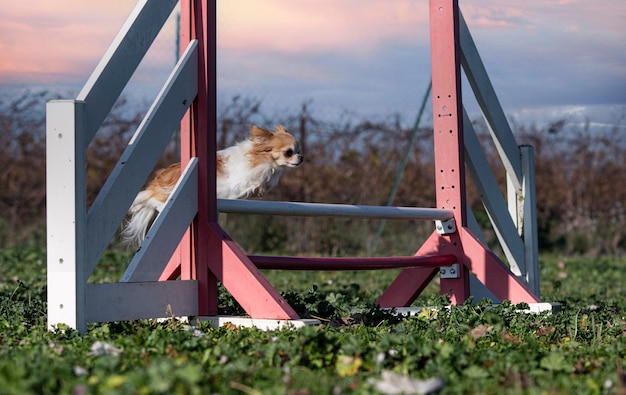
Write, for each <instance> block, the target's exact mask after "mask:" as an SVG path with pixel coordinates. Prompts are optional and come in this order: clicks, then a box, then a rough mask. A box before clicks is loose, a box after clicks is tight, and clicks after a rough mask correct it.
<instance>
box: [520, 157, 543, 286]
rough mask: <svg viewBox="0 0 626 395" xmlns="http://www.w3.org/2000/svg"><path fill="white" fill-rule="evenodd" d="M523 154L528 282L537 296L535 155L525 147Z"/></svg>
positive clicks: (524, 227)
mask: <svg viewBox="0 0 626 395" xmlns="http://www.w3.org/2000/svg"><path fill="white" fill-rule="evenodd" d="M520 152H521V154H522V176H523V183H522V184H523V190H524V202H523V217H522V226H523V230H524V256H525V263H526V273H524V274H525V277H526V282H527V284H528V286H529V288H530V289H531V290H532V291H533V292H534V293H535V295H537V297H539V296H540V293H539V239H538V235H537V197H536V192H535V154H534V150H533V147H531V146H529V145H523V146H521V147H520Z"/></svg>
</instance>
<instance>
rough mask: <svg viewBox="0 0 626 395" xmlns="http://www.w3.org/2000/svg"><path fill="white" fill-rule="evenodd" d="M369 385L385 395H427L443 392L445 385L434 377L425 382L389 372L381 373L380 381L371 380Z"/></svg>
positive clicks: (438, 378)
mask: <svg viewBox="0 0 626 395" xmlns="http://www.w3.org/2000/svg"><path fill="white" fill-rule="evenodd" d="M367 382H368V384H370V385H372V386H373V387H375V388H376V390H377V391H378V392H380V393H382V394H385V395H396V394H405V395H425V394H433V393H435V392H439V391H441V390H442V389H443V388H444V387H445V383H444V382H443V380H442V379H441V378H440V377H432V378H429V379H425V380H420V379H411V378H410V377H407V376H403V375H399V374H397V373H394V372H391V371H389V370H384V371H383V372H382V373H381V377H380V379H374V378H370V379H368V380H367Z"/></svg>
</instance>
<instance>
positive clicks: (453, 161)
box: [378, 0, 539, 307]
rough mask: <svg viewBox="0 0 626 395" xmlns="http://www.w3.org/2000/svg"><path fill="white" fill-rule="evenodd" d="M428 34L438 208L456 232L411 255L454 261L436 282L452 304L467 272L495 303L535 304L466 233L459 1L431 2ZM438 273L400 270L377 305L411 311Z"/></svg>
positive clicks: (464, 291) (462, 296)
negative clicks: (453, 274)
mask: <svg viewBox="0 0 626 395" xmlns="http://www.w3.org/2000/svg"><path fill="white" fill-rule="evenodd" d="M430 32H431V34H430V42H431V62H432V82H433V91H432V92H433V93H432V96H433V133H434V146H435V172H436V174H435V179H436V188H437V207H438V208H444V209H449V210H452V211H453V212H454V219H455V221H456V227H457V232H455V233H453V234H451V235H440V234H438V233H436V232H434V233H433V234H432V235H431V236H430V238H429V239H428V240H427V241H426V242H425V243H424V245H423V246H422V247H421V248H420V249H419V250H418V252H417V253H416V255H423V254H452V255H455V256H456V257H457V262H458V263H459V264H460V265H459V276H458V278H455V279H451V278H441V281H440V284H441V288H440V290H441V293H442V294H444V293H445V294H449V295H450V299H451V301H452V303H456V304H459V303H463V302H464V301H465V300H466V299H467V298H468V297H469V296H470V288H469V276H470V270H471V272H473V273H474V274H475V275H476V276H477V278H478V279H479V280H480V281H481V282H482V283H483V284H485V285H486V286H487V288H488V289H489V290H490V291H491V292H492V293H493V294H494V295H495V296H496V297H497V298H499V299H500V300H505V299H506V300H510V301H511V302H513V303H519V302H527V303H531V302H538V301H539V300H538V298H537V297H536V296H535V295H534V294H533V293H532V292H531V291H530V290H529V289H528V287H526V286H525V285H524V284H523V283H522V282H521V281H520V280H519V279H518V278H517V277H515V275H514V274H513V273H512V272H511V271H510V270H509V269H508V268H507V267H506V266H505V265H504V264H503V263H502V262H501V261H500V260H499V259H498V258H497V257H496V256H495V255H494V254H493V253H492V252H491V251H489V249H488V248H487V247H486V246H484V245H482V243H481V242H480V241H478V239H477V238H476V237H474V235H472V234H471V231H470V230H469V229H468V228H467V213H466V211H465V210H466V207H467V206H466V200H465V197H466V189H465V162H464V141H463V107H462V100H461V70H460V62H461V60H460V47H459V45H460V40H459V7H458V0H430ZM437 272H438V271H437V270H436V269H431V268H417V269H405V270H403V271H402V272H401V273H400V275H399V276H398V277H397V278H396V279H395V280H394V281H393V283H392V284H391V285H390V286H389V288H388V289H387V290H386V291H385V292H384V293H383V295H381V297H380V298H379V299H378V304H380V305H381V306H382V307H398V306H408V305H410V304H411V303H412V302H413V301H414V300H415V298H416V297H417V296H418V295H419V293H420V292H421V291H422V290H423V289H424V288H425V287H426V286H427V285H428V283H429V282H430V281H431V280H432V279H433V278H434V277H435V275H436V274H437Z"/></svg>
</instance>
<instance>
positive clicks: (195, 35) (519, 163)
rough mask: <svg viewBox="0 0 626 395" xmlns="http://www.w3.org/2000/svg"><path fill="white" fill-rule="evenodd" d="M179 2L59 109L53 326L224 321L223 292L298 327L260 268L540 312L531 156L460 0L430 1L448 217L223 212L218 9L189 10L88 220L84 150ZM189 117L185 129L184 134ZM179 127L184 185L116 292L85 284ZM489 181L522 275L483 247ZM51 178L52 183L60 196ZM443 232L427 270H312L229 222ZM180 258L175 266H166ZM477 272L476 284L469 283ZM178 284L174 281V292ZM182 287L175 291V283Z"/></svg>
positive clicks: (51, 252) (131, 22) (346, 263)
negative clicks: (474, 116)
mask: <svg viewBox="0 0 626 395" xmlns="http://www.w3.org/2000/svg"><path fill="white" fill-rule="evenodd" d="M176 3H177V1H175V0H158V1H157V0H141V1H140V2H139V3H138V4H137V6H136V7H135V9H134V10H133V12H132V14H131V16H130V17H129V18H128V20H127V22H126V24H125V25H124V26H123V28H122V30H121V31H120V33H119V34H118V36H117V37H116V38H115V40H114V42H113V44H112V45H111V47H110V49H109V50H108V51H107V53H106V54H105V56H104V57H103V59H102V61H101V62H100V64H99V65H98V67H97V68H96V70H95V71H94V73H93V74H92V76H91V77H90V78H89V80H88V81H87V83H86V84H85V87H84V88H83V90H82V91H81V92H80V93H79V95H78V97H77V98H76V99H73V100H54V101H50V102H49V103H48V105H47V126H46V134H47V159H48V163H47V178H48V180H49V182H48V184H47V207H48V218H47V223H48V236H47V237H48V240H47V243H48V250H47V265H48V324H49V326H50V327H51V328H52V327H54V326H56V325H58V324H59V323H64V324H66V325H68V326H70V327H72V328H77V329H78V330H79V331H80V332H84V331H85V330H86V325H87V323H89V322H101V321H118V320H129V319H141V318H157V317H166V316H169V315H171V314H175V315H177V316H214V315H216V314H217V283H218V281H221V282H222V284H223V285H224V286H225V288H226V289H227V290H228V291H229V292H230V293H231V294H232V295H233V297H234V298H235V299H236V300H237V301H238V302H239V303H240V304H241V306H242V307H243V308H244V309H245V311H246V312H247V313H248V314H249V315H250V316H251V317H252V318H258V319H275V320H293V319H297V318H298V315H297V314H296V312H295V311H294V310H293V309H292V308H291V306H289V305H288V304H287V303H286V301H285V300H284V299H283V298H282V297H281V296H280V294H279V293H278V292H277V291H276V290H275V289H274V288H273V287H272V285H271V284H270V283H269V282H268V281H267V279H266V278H265V277H264V276H263V274H262V273H261V272H260V270H259V269H262V268H272V269H290V270H378V269H386V268H391V267H394V268H403V270H402V271H401V273H400V274H399V276H398V277H397V278H396V279H395V280H394V281H393V282H392V283H391V285H390V286H389V287H388V288H387V290H385V291H384V293H383V294H382V296H381V297H380V298H379V300H378V303H379V304H380V305H381V306H382V307H401V306H408V305H410V304H411V303H412V302H413V300H414V299H415V298H416V297H417V296H418V295H419V293H420V292H421V291H422V290H423V289H424V288H425V287H426V285H427V284H428V283H429V282H430V280H432V279H433V278H434V277H435V276H436V275H437V274H438V273H440V274H441V276H440V277H441V292H442V293H446V294H449V295H450V298H451V301H452V303H463V302H464V301H465V300H466V299H467V298H469V297H470V295H472V294H474V295H481V294H485V293H484V292H483V291H484V290H485V289H487V290H488V291H489V292H487V293H486V294H488V295H490V296H492V297H494V298H496V299H499V300H510V301H512V302H514V303H518V302H528V303H532V302H537V301H538V295H539V289H538V273H537V267H538V265H537V241H536V217H535V201H534V178H533V177H534V169H533V156H532V152H533V151H532V148H531V147H518V146H517V144H516V142H515V139H514V138H513V134H512V132H511V130H510V127H509V125H508V123H507V121H506V118H505V116H504V113H503V111H502V109H501V107H500V105H499V102H498V100H497V97H496V95H495V92H494V90H493V87H492V86H491V83H490V81H489V79H488V77H487V73H486V71H485V69H484V67H483V65H482V62H481V60H480V57H479V55H478V52H477V50H476V47H475V45H474V42H473V40H472V38H471V35H470V33H469V30H468V29H467V26H466V24H465V22H464V20H463V18H462V15H461V14H460V12H459V9H458V3H457V0H430V26H431V27H430V29H431V52H432V64H433V67H432V82H433V93H432V96H433V112H434V114H433V119H434V146H435V169H436V188H437V207H436V208H427V209H421V208H407V207H404V208H401V207H372V206H347V205H321V204H312V203H291V202H253V201H228V200H219V201H218V200H217V199H216V198H215V172H214V170H213V169H214V168H215V152H216V91H215V89H216V58H215V56H216V30H215V29H216V26H215V18H216V11H215V3H214V2H209V1H201V0H181V27H182V29H181V43H182V45H183V47H184V48H185V49H184V51H183V53H182V56H181V58H180V60H179V62H178V63H177V64H176V66H175V67H174V70H173V71H172V73H171V74H170V77H169V78H168V80H167V82H166V84H165V86H164V87H163V89H162V90H161V92H160V93H159V95H158V97H157V99H156V100H155V102H154V104H153V105H152V106H151V108H150V109H149V111H148V114H147V115H146V117H145V118H144V120H143V122H142V123H141V125H140V126H139V127H138V129H137V131H136V133H135V135H134V136H133V138H132V140H131V142H130V143H129V145H128V147H127V149H126V150H125V151H124V153H123V154H122V156H121V158H120V159H119V161H118V163H117V165H116V166H115V169H114V170H113V172H112V174H111V176H110V177H109V179H108V180H107V182H106V183H105V185H104V187H103V188H102V190H101V192H100V194H99V195H98V197H97V198H96V200H95V202H94V203H93V205H92V206H91V207H90V208H89V209H87V207H86V203H85V201H86V190H85V189H86V188H85V185H86V183H85V180H86V175H85V168H86V163H85V162H86V159H85V152H86V148H87V146H88V145H89V143H90V141H91V140H92V138H93V137H94V135H95V133H96V131H97V130H98V128H99V127H100V125H101V123H102V121H103V120H104V118H105V116H106V115H107V114H108V112H109V111H110V109H111V108H112V106H113V104H114V102H115V100H116V99H117V97H118V96H119V94H120V93H121V91H122V89H123V88H124V86H125V85H126V83H127V82H128V80H129V78H130V77H131V75H132V73H133V72H134V70H135V69H136V67H137V65H138V64H139V62H140V61H141V59H142V57H143V55H144V53H145V52H146V51H147V49H148V48H149V46H150V45H151V43H152V41H153V40H154V38H155V37H156V35H157V34H158V31H159V30H160V28H161V26H162V25H163V24H164V23H165V21H166V19H167V18H168V16H169V15H170V14H171V12H172V10H173V8H174V6H175V4H176ZM461 67H463V68H464V70H465V73H466V75H467V77H468V79H469V81H470V84H471V86H472V89H473V91H474V94H475V96H476V98H477V101H478V103H479V105H480V106H481V109H482V111H483V113H484V115H485V119H486V121H487V123H488V125H489V127H490V131H491V134H492V137H493V139H494V142H495V144H496V147H497V149H498V152H499V154H500V156H501V158H502V161H503V164H504V168H505V169H506V172H507V177H508V189H507V190H508V193H507V198H508V199H507V200H508V202H509V203H508V205H507V203H506V201H505V199H504V197H503V196H502V193H500V191H499V188H498V185H497V182H496V179H495V177H494V176H493V173H492V171H491V169H490V167H489V165H488V164H487V161H486V159H485V157H484V154H483V151H482V148H481V147H480V144H479V142H478V138H477V137H476V133H475V132H474V130H473V128H472V125H471V122H470V121H469V119H468V117H467V115H466V114H465V112H464V111H463V108H462V103H461ZM181 119H182V121H181ZM179 122H180V125H181V160H182V165H183V169H185V170H184V172H183V176H182V177H181V179H180V181H179V183H178V184H177V186H176V189H175V191H174V193H173V194H172V197H171V199H170V200H169V201H168V203H167V204H166V206H165V208H164V210H163V212H162V213H161V215H160V216H159V217H158V219H157V221H156V222H155V224H154V225H153V227H152V228H151V229H150V231H149V233H148V235H147V237H146V240H145V242H144V244H143V245H142V246H141V249H140V251H139V252H138V253H137V254H136V255H135V257H134V258H133V260H132V262H131V263H130V265H129V267H128V269H127V270H126V272H125V273H124V275H123V277H122V279H121V281H120V282H118V283H109V284H89V283H88V281H87V280H88V278H89V276H90V275H91V273H92V272H93V270H94V268H95V267H96V265H97V264H98V261H99V260H100V258H101V256H102V254H103V252H104V251H105V249H106V248H107V245H108V244H109V241H110V240H111V238H112V237H113V236H114V234H115V232H116V229H117V228H118V227H119V224H120V223H121V221H122V219H123V218H124V215H125V213H126V211H127V209H128V207H129V206H130V204H131V202H132V200H133V198H134V196H135V195H136V194H137V192H138V191H139V190H140V188H141V187H142V185H143V183H144V182H145V180H146V178H147V177H148V175H149V174H150V172H151V169H152V168H153V166H154V164H155V163H156V161H157V159H158V157H159V155H160V153H161V152H162V151H163V149H164V148H165V146H166V144H167V142H168V141H169V139H170V138H171V132H172V131H173V130H175V128H176V126H177V125H178V124H179ZM466 169H467V170H469V172H470V174H471V176H472V178H473V180H474V182H475V183H476V185H477V187H478V189H479V191H480V193H481V195H482V196H483V202H484V205H485V208H486V210H487V213H488V214H489V217H490V219H491V221H492V223H493V226H494V229H495V230H496V234H497V236H498V238H499V241H500V244H501V245H502V247H503V250H504V252H505V254H506V257H507V261H508V262H509V266H510V269H509V268H508V267H507V266H506V265H505V264H504V263H503V262H501V261H500V260H499V259H498V257H496V256H495V255H494V254H493V253H492V252H491V251H490V250H489V249H488V248H487V247H486V246H485V244H484V243H483V242H481V240H480V230H479V229H478V226H477V224H476V221H475V219H474V218H473V215H472V212H471V210H469V209H468V207H467V203H466V201H465V191H466V189H465V170H466ZM50 180H54V182H50ZM219 211H223V212H247V213H271V214H275V215H331V216H352V217H361V218H381V219H383V218H417V219H428V220H435V221H436V226H435V230H434V231H433V233H432V235H431V236H430V237H429V238H428V239H427V240H426V242H425V243H424V244H423V245H422V246H421V247H420V248H419V249H418V250H417V252H416V254H415V256H408V257H391V258H334V259H331V258H307V257H267V256H248V255H247V254H246V253H245V252H244V251H242V250H241V249H240V248H239V246H237V244H236V243H235V242H234V241H233V240H231V239H230V237H229V236H228V234H227V233H226V232H225V231H224V230H223V229H222V228H221V227H220V225H219V223H218V212H219ZM168 257H171V258H168ZM470 273H473V275H470ZM168 280H172V281H168ZM173 280H176V281H173Z"/></svg>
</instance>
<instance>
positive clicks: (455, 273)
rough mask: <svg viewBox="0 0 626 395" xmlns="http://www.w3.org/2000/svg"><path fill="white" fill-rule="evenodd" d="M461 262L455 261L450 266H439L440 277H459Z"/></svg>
mask: <svg viewBox="0 0 626 395" xmlns="http://www.w3.org/2000/svg"><path fill="white" fill-rule="evenodd" d="M459 277H460V275H459V264H458V263H454V264H452V265H450V266H442V267H440V268H439V278H459Z"/></svg>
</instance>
